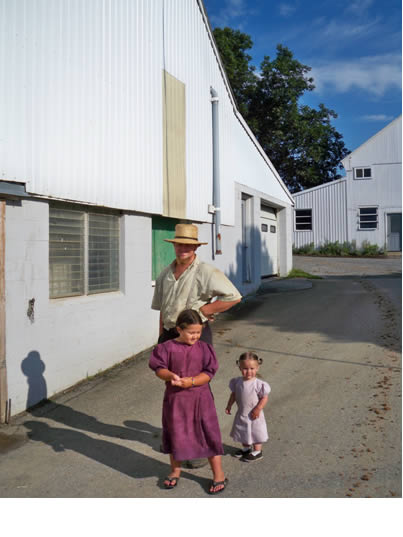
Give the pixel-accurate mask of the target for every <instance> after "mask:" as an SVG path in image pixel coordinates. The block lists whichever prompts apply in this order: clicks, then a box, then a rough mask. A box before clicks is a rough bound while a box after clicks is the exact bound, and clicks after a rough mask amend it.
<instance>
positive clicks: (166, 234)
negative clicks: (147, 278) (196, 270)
mask: <svg viewBox="0 0 403 537" xmlns="http://www.w3.org/2000/svg"><path fill="white" fill-rule="evenodd" d="M178 223H179V220H177V219H176V218H165V217H164V216H153V218H152V233H153V235H152V249H153V252H152V254H153V263H152V279H153V280H156V279H157V276H158V274H159V273H160V272H161V270H162V269H163V268H165V267H166V266H167V265H169V264H170V263H172V261H173V260H174V259H175V252H174V248H173V245H172V243H170V242H165V241H164V239H173V238H174V236H175V226H176V224H178Z"/></svg>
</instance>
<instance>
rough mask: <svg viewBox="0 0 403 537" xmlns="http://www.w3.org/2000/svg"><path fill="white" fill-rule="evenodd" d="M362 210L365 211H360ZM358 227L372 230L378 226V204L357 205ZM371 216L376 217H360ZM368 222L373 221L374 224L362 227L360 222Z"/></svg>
mask: <svg viewBox="0 0 403 537" xmlns="http://www.w3.org/2000/svg"><path fill="white" fill-rule="evenodd" d="M362 210H364V211H367V212H365V213H364V212H363V213H361V211H362ZM357 216H358V229H359V231H373V230H375V229H378V226H379V211H378V206H376V205H371V206H368V205H367V206H363V207H358V215H357ZM371 216H375V217H376V218H375V219H371V220H368V219H361V217H371ZM369 223H373V224H375V225H374V226H373V227H366V226H364V227H362V224H369Z"/></svg>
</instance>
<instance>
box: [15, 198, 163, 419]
mask: <svg viewBox="0 0 403 537" xmlns="http://www.w3.org/2000/svg"><path fill="white" fill-rule="evenodd" d="M121 247H122V255H121V259H122V266H121V273H122V288H121V291H119V292H114V293H102V294H96V295H91V296H80V297H70V298H61V299H56V300H51V299H49V251H48V250H49V205H48V203H47V201H40V200H32V201H22V202H7V208H6V267H5V279H6V334H7V339H6V361H7V381H8V390H9V398H11V400H12V414H16V413H18V412H21V411H23V410H25V408H26V407H27V405H28V406H30V405H32V404H35V403H37V402H38V401H39V400H40V399H42V398H44V397H50V396H52V395H53V394H54V393H57V392H59V391H61V390H63V389H66V388H67V387H69V386H71V385H73V384H75V383H77V382H79V381H80V380H82V379H84V378H86V377H87V376H90V375H94V374H97V373H99V372H100V371H102V370H104V369H107V368H108V367H111V366H112V365H114V364H116V363H118V362H121V361H122V360H124V359H126V358H128V357H130V356H132V355H133V354H136V353H138V352H140V351H142V350H143V349H145V348H147V347H149V346H151V345H152V344H154V343H155V341H156V339H157V336H158V312H154V311H152V310H151V308H150V304H151V299H152V294H153V288H152V285H151V218H149V217H144V216H138V215H135V214H125V215H124V216H122V245H121ZM32 299H34V300H35V302H34V305H33V308H32V306H31V308H30V306H29V301H30V300H32ZM31 304H32V302H31ZM29 310H31V311H29ZM29 313H30V315H29Z"/></svg>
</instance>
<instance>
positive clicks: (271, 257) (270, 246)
mask: <svg viewBox="0 0 403 537" xmlns="http://www.w3.org/2000/svg"><path fill="white" fill-rule="evenodd" d="M277 232H278V229H277V211H276V209H274V208H273V207H269V206H268V205H264V204H263V203H262V204H261V206H260V238H261V249H260V252H261V257H260V259H261V262H260V267H261V269H260V272H261V276H262V277H263V276H273V275H274V274H277V272H278V268H277V250H278V244H277V236H278V233H277Z"/></svg>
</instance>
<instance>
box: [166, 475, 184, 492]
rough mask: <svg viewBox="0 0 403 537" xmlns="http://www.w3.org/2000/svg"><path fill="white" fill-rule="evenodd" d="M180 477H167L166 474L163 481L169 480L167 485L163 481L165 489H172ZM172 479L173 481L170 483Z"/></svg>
mask: <svg viewBox="0 0 403 537" xmlns="http://www.w3.org/2000/svg"><path fill="white" fill-rule="evenodd" d="M179 479H180V477H169V476H167V477H166V478H165V479H164V481H169V484H168V485H167V484H166V483H164V487H165V488H166V489H174V488H175V487H176V485H177V484H178V481H179ZM173 481H175V483H172V482H173Z"/></svg>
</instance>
